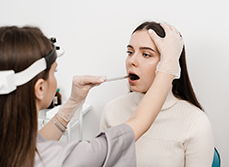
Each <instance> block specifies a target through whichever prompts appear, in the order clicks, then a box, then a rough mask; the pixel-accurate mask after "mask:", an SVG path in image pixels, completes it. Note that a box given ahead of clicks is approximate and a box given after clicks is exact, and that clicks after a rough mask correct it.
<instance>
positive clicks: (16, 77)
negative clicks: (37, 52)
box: [0, 44, 64, 94]
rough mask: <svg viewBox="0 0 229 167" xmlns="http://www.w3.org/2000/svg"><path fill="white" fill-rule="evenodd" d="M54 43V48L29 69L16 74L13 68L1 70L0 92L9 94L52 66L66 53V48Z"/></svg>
mask: <svg viewBox="0 0 229 167" xmlns="http://www.w3.org/2000/svg"><path fill="white" fill-rule="evenodd" d="M56 48H57V47H56V46H55V45H54V44H53V50H52V51H51V52H50V53H49V54H48V55H47V56H45V57H43V58H41V59H39V60H37V61H35V62H34V63H33V64H32V65H30V66H29V67H28V68H27V69H25V70H23V71H21V72H18V73H16V74H15V72H14V71H13V70H7V71H0V94H8V93H10V92H12V91H14V90H15V89H16V87H17V86H20V85H23V84H25V83H27V82H29V81H30V80H31V79H32V78H34V77H35V76H36V75H37V74H39V73H40V72H42V71H44V70H45V69H46V68H48V67H50V66H51V65H52V64H53V63H54V62H55V60H56V58H57V57H60V56H62V55H63V54H64V50H63V49H62V48H60V47H58V50H56Z"/></svg>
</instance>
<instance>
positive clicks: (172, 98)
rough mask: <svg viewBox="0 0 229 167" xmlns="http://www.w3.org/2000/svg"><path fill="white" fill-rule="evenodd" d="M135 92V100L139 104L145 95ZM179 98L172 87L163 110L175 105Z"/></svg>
mask: <svg viewBox="0 0 229 167" xmlns="http://www.w3.org/2000/svg"><path fill="white" fill-rule="evenodd" d="M133 93H134V94H136V96H135V98H134V101H135V102H136V104H138V103H139V102H140V101H141V99H142V98H143V97H144V94H143V93H139V92H133ZM178 100H179V99H178V98H176V97H175V96H174V95H173V93H172V87H171V88H170V90H169V92H168V95H167V98H166V100H165V103H164V104H163V106H162V109H161V111H164V110H167V109H169V108H171V107H172V106H173V105H175V104H176V103H177V101H178Z"/></svg>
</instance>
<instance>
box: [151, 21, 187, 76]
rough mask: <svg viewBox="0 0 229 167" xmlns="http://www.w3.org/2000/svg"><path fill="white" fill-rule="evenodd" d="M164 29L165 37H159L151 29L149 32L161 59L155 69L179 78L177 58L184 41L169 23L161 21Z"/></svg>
mask: <svg viewBox="0 0 229 167" xmlns="http://www.w3.org/2000/svg"><path fill="white" fill-rule="evenodd" d="M160 25H161V27H162V28H163V29H164V31H165V37H164V38H161V37H159V36H158V35H157V34H156V33H155V32H154V31H153V30H152V29H149V34H150V36H151V38H152V39H153V41H154V43H155V45H156V46H157V49H158V51H159V52H160V54H161V60H160V62H159V63H158V65H157V69H156V72H157V71H161V72H164V73H167V74H172V75H174V76H175V79H179V78H180V71H181V70H180V65H179V58H180V55H181V52H182V49H183V45H184V41H183V38H182V37H181V35H180V33H179V32H178V31H177V30H176V29H175V28H174V27H173V26H171V25H169V24H166V23H161V24H160Z"/></svg>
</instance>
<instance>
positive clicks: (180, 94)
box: [133, 21, 203, 110]
mask: <svg viewBox="0 0 229 167" xmlns="http://www.w3.org/2000/svg"><path fill="white" fill-rule="evenodd" d="M149 29H152V30H154V31H155V32H156V34H157V35H158V36H160V37H161V38H164V37H165V35H166V34H165V31H164V29H163V28H162V27H161V26H160V24H159V23H156V22H153V21H152V22H144V23H142V24H141V25H139V26H138V27H137V28H136V29H135V30H134V31H133V33H135V32H136V31H141V30H149ZM179 63H180V68H181V75H180V78H179V79H175V80H173V83H172V85H173V87H172V92H173V94H174V96H176V97H177V98H179V99H182V100H186V101H188V102H190V103H191V104H193V105H195V106H196V107H198V108H199V109H201V110H203V108H202V106H201V105H200V103H199V102H198V100H197V98H196V95H195V93H194V90H193V88H192V84H191V82H190V79H189V75H188V70H187V65H186V58H185V46H184V47H183V50H182V53H181V56H180V59H179Z"/></svg>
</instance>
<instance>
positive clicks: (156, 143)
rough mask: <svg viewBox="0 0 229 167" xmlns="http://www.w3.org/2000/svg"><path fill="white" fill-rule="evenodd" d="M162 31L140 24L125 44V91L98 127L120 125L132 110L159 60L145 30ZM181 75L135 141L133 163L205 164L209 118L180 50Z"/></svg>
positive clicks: (163, 166)
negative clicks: (128, 90)
mask: <svg viewBox="0 0 229 167" xmlns="http://www.w3.org/2000/svg"><path fill="white" fill-rule="evenodd" d="M149 29H153V30H154V31H155V32H156V33H157V35H159V36H160V37H164V36H165V32H164V30H163V28H162V27H161V26H160V24H158V23H156V22H144V23H142V24H141V25H139V26H138V27H137V28H136V29H135V30H134V32H133V33H132V36H131V39H130V42H129V44H128V45H127V53H128V55H127V58H126V72H127V74H129V75H130V76H131V77H130V78H129V88H130V92H129V93H127V94H125V95H123V96H121V97H118V98H116V99H114V100H112V101H111V102H109V103H108V104H107V105H106V107H105V109H104V111H103V115H102V118H101V122H100V130H105V129H107V128H109V127H112V126H115V125H118V124H121V123H123V122H125V121H126V120H128V118H129V117H130V116H131V115H132V114H133V112H134V111H135V109H136V107H137V106H138V103H139V102H140V101H141V99H142V98H143V96H144V94H145V93H146V92H147V90H148V89H149V87H150V85H151V84H152V82H153V81H154V78H155V75H156V71H157V70H156V69H157V65H160V64H158V62H159V61H160V58H161V57H163V55H160V54H159V51H158V49H157V45H156V44H157V42H156V44H155V43H154V42H153V40H152V39H151V37H150V35H149V33H148V30H149ZM179 63H180V67H181V75H180V78H179V79H175V80H174V81H173V84H172V87H171V90H170V92H169V93H168V96H167V99H166V101H165V103H164V105H163V107H162V110H161V112H160V113H159V115H158V117H157V118H156V120H155V122H154V123H153V124H152V126H151V128H150V129H149V130H148V131H147V132H146V133H145V134H144V135H143V136H142V137H141V138H140V139H139V140H138V141H137V142H136V154H137V155H136V156H137V166H138V167H150V166H154V167H210V166H211V164H212V160H213V153H214V138H213V132H212V127H211V124H210V122H209V119H208V117H207V116H206V114H205V113H204V111H203V108H202V106H201V105H200V103H199V102H198V100H197V98H196V96H195V93H194V91H193V88H192V85H191V82H190V80H189V75H188V71H187V67H186V60H185V49H184V48H183V51H182V53H181V57H180V59H179Z"/></svg>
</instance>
